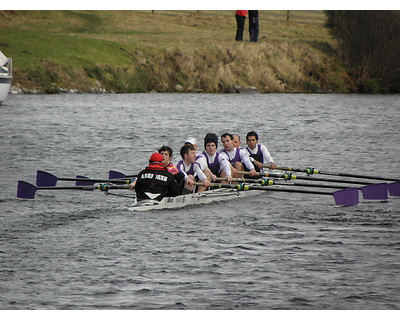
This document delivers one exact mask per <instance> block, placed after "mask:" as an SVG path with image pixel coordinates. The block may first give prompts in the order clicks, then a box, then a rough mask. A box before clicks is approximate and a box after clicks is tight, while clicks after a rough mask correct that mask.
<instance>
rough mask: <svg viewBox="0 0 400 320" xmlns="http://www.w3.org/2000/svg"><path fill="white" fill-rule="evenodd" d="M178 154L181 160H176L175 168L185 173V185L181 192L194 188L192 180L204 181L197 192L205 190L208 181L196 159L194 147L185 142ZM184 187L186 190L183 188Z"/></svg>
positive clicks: (190, 190) (208, 183) (208, 184)
mask: <svg viewBox="0 0 400 320" xmlns="http://www.w3.org/2000/svg"><path fill="white" fill-rule="evenodd" d="M180 154H181V157H182V160H181V161H179V162H178V164H177V166H176V167H177V168H178V170H179V171H180V172H182V173H183V174H185V175H186V182H185V187H184V190H183V191H182V193H185V191H186V193H188V192H192V191H193V190H194V189H195V185H194V182H196V181H201V182H204V186H199V188H198V192H201V191H205V190H206V189H207V188H208V187H209V186H210V182H209V180H208V179H207V177H206V175H205V174H204V172H203V170H202V168H201V166H200V164H199V163H198V162H197V161H196V149H195V148H194V146H193V145H191V144H185V145H184V146H183V147H182V148H181V150H180ZM185 189H186V190H185Z"/></svg>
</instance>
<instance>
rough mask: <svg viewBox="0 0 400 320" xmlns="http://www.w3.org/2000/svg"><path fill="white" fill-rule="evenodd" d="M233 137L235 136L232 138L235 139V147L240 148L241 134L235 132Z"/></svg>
mask: <svg viewBox="0 0 400 320" xmlns="http://www.w3.org/2000/svg"><path fill="white" fill-rule="evenodd" d="M232 137H233V139H232V140H233V146H234V147H235V148H240V145H241V142H240V137H239V135H238V134H233V135H232Z"/></svg>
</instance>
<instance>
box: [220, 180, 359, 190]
mask: <svg viewBox="0 0 400 320" xmlns="http://www.w3.org/2000/svg"><path fill="white" fill-rule="evenodd" d="M217 181H227V179H226V178H217ZM232 181H233V182H241V183H245V182H249V183H259V184H261V185H262V186H271V185H279V186H299V187H310V188H330V189H348V188H351V187H346V186H339V185H336V186H334V185H328V184H313V183H301V182H287V181H286V182H281V181H277V180H272V179H265V178H261V179H244V178H232Z"/></svg>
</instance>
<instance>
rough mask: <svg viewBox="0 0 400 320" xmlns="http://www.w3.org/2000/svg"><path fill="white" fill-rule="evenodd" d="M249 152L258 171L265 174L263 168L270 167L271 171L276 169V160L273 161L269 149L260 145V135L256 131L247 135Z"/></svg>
mask: <svg viewBox="0 0 400 320" xmlns="http://www.w3.org/2000/svg"><path fill="white" fill-rule="evenodd" d="M246 143H247V147H246V149H247V152H248V153H249V155H250V160H251V161H252V162H253V164H254V167H255V168H256V171H261V172H263V166H264V165H269V166H270V168H271V169H275V168H276V165H275V164H274V159H272V157H271V154H270V153H269V151H268V148H267V147H266V146H265V145H263V144H259V143H258V134H257V132H255V131H250V132H248V133H247V135H246Z"/></svg>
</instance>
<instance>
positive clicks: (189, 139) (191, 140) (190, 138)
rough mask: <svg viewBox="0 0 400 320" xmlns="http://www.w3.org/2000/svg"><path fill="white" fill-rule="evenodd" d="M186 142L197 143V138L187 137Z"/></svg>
mask: <svg viewBox="0 0 400 320" xmlns="http://www.w3.org/2000/svg"><path fill="white" fill-rule="evenodd" d="M185 143H190V144H192V145H197V140H196V139H195V138H192V137H189V138H187V139H186V141H185Z"/></svg>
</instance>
